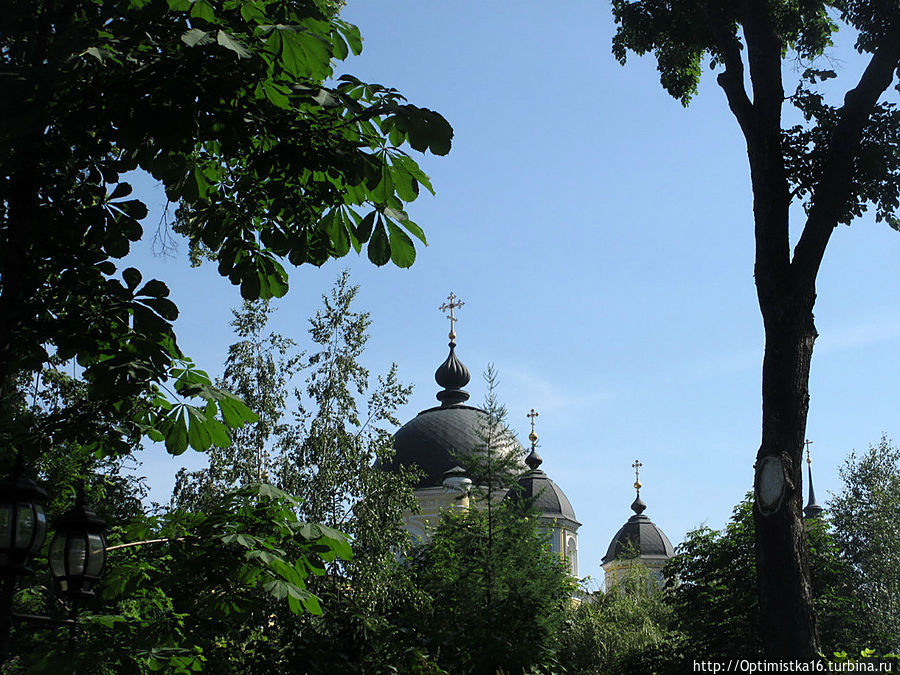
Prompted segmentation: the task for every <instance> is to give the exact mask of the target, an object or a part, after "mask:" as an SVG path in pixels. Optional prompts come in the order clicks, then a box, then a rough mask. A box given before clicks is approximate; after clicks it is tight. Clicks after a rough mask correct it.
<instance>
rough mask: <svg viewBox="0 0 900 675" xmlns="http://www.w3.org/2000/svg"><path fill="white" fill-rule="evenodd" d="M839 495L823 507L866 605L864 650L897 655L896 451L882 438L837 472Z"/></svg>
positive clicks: (899, 536) (899, 499) (899, 492)
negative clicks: (839, 475) (841, 486)
mask: <svg viewBox="0 0 900 675" xmlns="http://www.w3.org/2000/svg"><path fill="white" fill-rule="evenodd" d="M840 473H841V479H842V480H843V483H844V485H843V489H842V490H841V491H840V492H839V493H838V494H836V495H835V496H834V497H833V498H832V499H831V500H830V501H829V503H828V512H829V513H830V515H831V520H832V522H833V523H834V527H835V539H836V540H837V543H838V545H839V546H840V547H841V550H842V551H843V552H844V554H845V555H846V556H847V559H848V560H849V562H850V565H851V566H852V569H853V575H852V579H853V582H854V583H855V585H856V586H857V588H858V589H859V593H860V595H861V596H862V597H863V598H865V600H866V605H865V608H866V612H865V625H866V627H867V633H866V637H867V639H868V642H867V644H866V645H865V646H866V647H872V648H875V649H877V650H878V651H879V652H881V653H886V652H889V651H891V652H894V653H897V651H898V650H900V530H898V527H900V522H898V520H897V514H898V513H900V450H898V449H897V448H896V447H895V446H894V445H893V444H892V443H891V442H890V440H888V439H887V438H885V437H882V438H881V441H880V442H879V443H878V445H873V446H869V449H868V450H867V451H866V452H865V453H863V454H862V455H861V456H857V455H856V454H855V453H851V454H850V456H849V457H848V458H847V461H846V462H845V463H844V466H843V468H842V469H841V471H840Z"/></svg>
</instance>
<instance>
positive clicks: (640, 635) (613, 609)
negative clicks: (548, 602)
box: [559, 563, 680, 675]
mask: <svg viewBox="0 0 900 675" xmlns="http://www.w3.org/2000/svg"><path fill="white" fill-rule="evenodd" d="M671 615H672V609H671V607H670V606H669V605H668V604H666V602H665V601H664V598H663V594H662V592H661V591H660V590H659V587H658V586H657V584H656V580H655V578H654V577H653V575H652V574H651V573H650V571H649V570H648V569H647V568H646V567H644V566H643V565H641V564H640V563H637V564H634V565H632V566H631V567H630V568H629V569H628V571H627V573H626V574H625V575H624V576H623V577H622V578H621V579H620V581H619V583H618V584H616V585H615V586H614V587H613V588H612V589H610V590H609V591H607V592H605V593H604V592H600V591H598V592H595V593H592V594H590V595H588V596H586V598H585V600H584V601H582V602H580V603H578V604H573V605H571V606H570V607H569V609H568V613H567V617H566V622H565V624H564V626H563V628H562V630H560V631H559V662H560V665H561V666H563V667H564V668H565V672H568V673H582V674H584V675H588V674H591V673H632V672H633V673H650V672H660V671H659V670H658V668H659V665H660V662H661V661H663V659H660V658H659V657H658V654H657V652H664V651H667V652H670V654H669V655H668V658H669V659H670V660H671V652H672V651H673V650H674V649H675V648H676V647H677V645H678V644H679V642H680V636H679V635H678V634H677V633H675V632H674V631H672V630H670V628H669V626H670V625H671V623H672V618H671ZM648 661H649V662H652V663H653V666H652V667H647V665H648Z"/></svg>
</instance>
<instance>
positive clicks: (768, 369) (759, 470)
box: [754, 291, 819, 660]
mask: <svg viewBox="0 0 900 675" xmlns="http://www.w3.org/2000/svg"><path fill="white" fill-rule="evenodd" d="M790 295H791V296H794V297H788V298H784V297H782V298H779V299H778V300H777V301H776V300H774V299H773V300H770V301H768V302H766V301H765V300H764V299H763V297H762V296H761V298H760V308H761V309H762V312H763V320H764V324H765V331H766V350H765V356H764V358H763V397H762V399H763V422H762V443H761V445H760V448H759V453H758V454H757V458H756V466H755V469H756V476H755V480H754V494H755V497H756V506H755V508H754V520H755V524H756V553H757V574H758V586H759V598H760V620H761V622H762V625H761V627H760V628H761V635H762V638H763V643H764V644H765V648H766V656H767V657H768V658H771V659H773V660H774V659H812V658H815V656H816V654H817V653H818V651H819V643H818V633H817V630H816V617H815V611H814V609H813V605H812V593H811V588H810V584H809V555H808V550H807V545H806V535H805V533H804V529H803V518H802V508H803V478H802V458H803V442H804V440H805V436H806V417H807V412H808V410H809V368H810V361H811V359H812V352H813V343H814V342H815V339H816V329H815V325H814V323H813V314H812V306H813V303H814V302H815V292H814V291H809V292H805V293H802V294H801V295H802V296H803V297H801V298H799V299H798V298H797V297H796V295H797V294H795V293H791V294H790Z"/></svg>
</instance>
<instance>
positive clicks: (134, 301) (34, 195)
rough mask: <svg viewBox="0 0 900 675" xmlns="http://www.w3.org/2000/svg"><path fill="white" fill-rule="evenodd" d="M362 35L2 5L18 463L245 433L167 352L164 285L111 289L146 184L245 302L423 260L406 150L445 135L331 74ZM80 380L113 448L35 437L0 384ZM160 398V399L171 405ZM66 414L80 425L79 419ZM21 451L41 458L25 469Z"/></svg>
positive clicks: (441, 150)
mask: <svg viewBox="0 0 900 675" xmlns="http://www.w3.org/2000/svg"><path fill="white" fill-rule="evenodd" d="M361 49H362V41H361V37H360V33H359V31H358V30H357V28H356V27H355V26H353V25H351V24H348V23H347V22H345V21H343V20H341V19H340V18H339V17H338V16H337V15H336V14H335V12H334V9H333V7H332V5H331V3H326V2H322V1H321V0H298V1H292V2H288V1H287V0H218V1H213V0H95V1H93V2H85V3H57V2H53V1H52V0H45V1H43V2H32V1H30V0H29V1H27V2H26V1H25V0H12V1H11V2H8V3H6V4H5V6H4V10H3V12H2V13H0V94H2V95H0V119H3V121H4V123H3V125H2V126H0V148H2V149H3V152H2V153H0V401H2V406H0V412H2V414H3V417H4V420H3V422H4V424H3V425H2V428H3V429H4V432H3V433H4V435H5V436H6V438H5V439H4V440H5V441H6V442H9V443H10V444H12V445H15V446H17V447H30V446H34V445H36V444H38V445H39V444H40V443H41V442H42V441H41V440H40V439H41V438H48V437H49V436H48V434H50V433H51V432H52V434H53V436H52V437H54V438H56V439H59V440H73V441H77V442H79V443H81V444H85V445H89V446H91V447H92V448H93V449H96V450H97V451H98V452H100V453H106V454H115V453H117V452H118V453H124V452H127V451H128V447H130V446H129V443H128V442H127V439H128V438H131V439H133V438H134V437H136V436H140V435H148V436H150V437H151V438H154V439H156V440H164V441H165V443H166V447H167V449H168V450H169V452H172V453H176V454H177V453H180V452H183V451H184V450H185V449H186V448H187V447H188V446H190V447H193V448H195V449H198V450H205V449H207V448H209V447H210V446H211V445H219V446H221V445H227V444H228V442H229V431H228V430H229V428H235V427H237V426H240V425H241V424H243V423H244V422H246V421H250V420H252V419H254V418H255V416H254V414H253V413H251V412H250V410H249V409H247V408H246V406H243V404H241V403H240V402H239V401H238V400H237V399H236V398H234V397H233V396H230V395H229V394H227V393H225V392H223V391H222V390H220V389H217V388H216V387H213V386H212V383H211V382H210V379H209V377H208V376H207V375H206V373H204V372H203V371H201V370H198V369H197V368H195V367H194V365H193V363H192V362H191V361H190V360H189V359H188V358H187V357H186V356H185V355H184V354H183V353H182V352H181V350H180V349H179V348H178V346H177V342H176V336H175V332H174V329H173V322H174V321H175V319H176V318H177V316H178V310H177V308H176V306H175V305H174V304H173V303H172V302H171V300H169V299H168V297H167V296H168V294H169V290H168V288H167V287H166V285H165V284H164V283H163V282H161V281H159V280H156V279H151V280H144V279H143V278H142V276H141V273H140V271H139V270H137V269H134V268H127V269H123V270H120V269H119V267H118V264H117V263H116V262H115V261H116V260H119V259H121V258H123V257H124V256H126V255H127V254H128V252H129V250H130V246H131V243H132V242H135V241H138V240H140V239H141V238H142V237H143V236H144V235H145V230H144V223H143V221H144V219H145V217H146V215H147V207H146V205H145V204H144V203H143V202H142V201H141V199H138V198H135V197H134V196H133V195H132V194H131V193H132V188H131V186H130V185H129V184H128V182H127V180H126V178H127V175H128V173H129V172H131V171H134V170H143V171H146V172H148V173H149V174H150V175H152V176H153V177H154V178H155V179H157V180H158V181H160V182H161V183H162V185H163V186H164V187H165V191H166V195H167V196H168V198H169V200H171V201H172V202H173V203H177V204H178V209H177V212H176V217H177V222H176V229H177V230H178V231H180V232H182V233H183V234H184V235H186V236H187V237H188V239H189V241H190V242H191V245H192V246H194V247H200V248H202V249H203V250H204V251H206V252H207V253H208V254H209V255H211V256H212V257H214V258H215V260H216V261H217V264H218V270H219V272H220V274H221V275H223V276H225V277H227V278H228V279H229V280H230V281H231V282H232V283H233V284H236V285H239V286H240V290H241V294H242V295H243V296H244V297H245V298H247V299H256V298H269V297H279V296H282V295H284V294H285V293H286V292H287V290H288V274H287V271H286V270H285V267H284V263H285V261H287V262H290V263H291V264H294V265H301V264H305V263H311V264H315V265H321V264H322V263H323V262H325V261H326V260H327V259H329V258H332V257H341V256H344V255H346V254H348V253H349V251H350V250H351V249H354V250H355V251H356V252H358V253H359V252H361V251H362V250H363V248H365V249H366V254H367V256H368V257H369V259H370V260H371V261H372V262H373V263H374V264H376V265H384V264H386V263H387V262H388V261H392V262H393V263H394V264H396V265H399V266H401V267H407V266H409V265H411V264H412V263H413V261H414V259H415V247H414V244H413V241H414V240H415V239H418V240H419V241H420V242H422V243H425V235H424V233H423V232H422V230H421V228H419V226H418V225H416V224H415V222H413V221H412V220H411V219H410V218H409V216H408V215H407V212H406V210H405V207H406V204H407V203H408V202H411V201H413V200H415V199H416V198H417V196H418V194H419V191H420V188H421V187H424V188H425V189H426V190H428V191H433V189H432V186H431V183H430V181H429V179H428V177H427V176H426V175H425V174H424V173H423V172H422V170H421V169H420V168H419V167H418V166H417V164H416V162H415V161H414V160H413V159H412V158H411V157H410V155H409V154H408V152H407V151H406V150H404V149H403V146H408V147H409V148H412V149H413V150H416V151H420V152H425V151H430V152H432V153H434V154H439V155H443V154H446V153H447V152H448V151H449V149H450V142H451V137H452V130H451V128H450V126H449V125H448V123H447V122H446V120H444V118H443V117H441V116H440V115H439V114H438V113H436V112H433V111H431V110H428V109H426V108H421V107H417V106H414V105H412V104H410V103H407V102H406V100H405V99H404V98H403V97H402V96H401V95H400V93H399V92H397V91H396V90H395V89H391V88H389V87H384V86H381V85H378V84H368V83H365V82H362V81H360V80H358V79H356V78H354V77H353V76H351V75H343V76H341V77H339V78H337V79H334V75H335V73H334V68H335V64H336V63H337V62H339V61H341V60H343V59H345V58H347V57H348V56H349V55H350V54H351V53H352V54H358V53H359V52H360V50H361ZM51 356H53V357H54V358H58V359H60V360H61V361H62V362H65V361H67V360H70V359H73V358H74V359H77V362H78V364H80V367H81V368H82V369H83V375H84V378H85V379H86V380H87V381H88V383H89V393H90V398H91V400H92V401H95V402H102V403H103V404H104V405H106V407H107V408H108V409H109V411H110V412H111V414H114V415H115V417H116V419H117V421H118V425H119V430H120V442H116V440H115V439H106V440H104V441H102V442H100V441H97V440H95V439H97V438H103V437H104V435H103V434H101V433H99V429H98V428H97V425H96V424H92V423H91V422H90V420H87V421H85V423H82V424H74V423H69V422H68V419H70V418H66V417H65V416H61V417H60V424H59V425H58V426H57V427H56V428H53V429H44V430H39V431H36V430H35V429H34V427H33V425H32V424H31V420H29V419H26V418H24V417H22V416H21V415H19V414H17V413H16V412H15V411H14V408H16V405H15V404H14V401H13V398H15V397H14V390H15V388H16V387H15V386H14V379H15V378H16V376H17V374H18V373H28V372H34V371H38V370H40V369H42V368H43V367H45V366H46V365H47V364H48V362H49V359H50V358H51ZM166 381H168V382H169V385H168V390H166V388H164V386H163V385H164V383H165V382H166ZM72 412H74V411H72ZM35 450H39V448H36V449H35Z"/></svg>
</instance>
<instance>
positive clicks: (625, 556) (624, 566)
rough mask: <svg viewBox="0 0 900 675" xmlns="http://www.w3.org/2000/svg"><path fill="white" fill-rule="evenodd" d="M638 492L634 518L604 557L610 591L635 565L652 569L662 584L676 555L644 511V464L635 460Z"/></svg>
mask: <svg viewBox="0 0 900 675" xmlns="http://www.w3.org/2000/svg"><path fill="white" fill-rule="evenodd" d="M631 466H632V468H634V489H635V492H636V493H637V496H636V497H635V498H634V502H633V503H632V504H631V510H632V511H634V515H633V516H631V517H630V518H629V519H628V520H627V521H626V522H625V524H624V525H623V526H622V527H621V528H620V529H619V531H618V532H616V535H615V536H614V537H613V539H612V541H611V542H610V544H609V548H608V549H607V551H606V555H605V556H603V570H604V571H605V572H606V590H610V589H611V588H613V587H615V585H616V584H617V583H619V581H620V580H622V579H623V578H624V577H625V576H626V575H627V573H628V569H629V568H630V567H631V566H632V565H633V564H635V563H640V564H641V565H643V566H644V567H646V568H647V569H649V570H650V573H651V574H652V575H653V577H654V578H655V579H656V583H657V584H659V585H660V586H661V585H662V569H663V567H665V564H666V561H667V560H668V559H669V558H671V557H672V556H673V555H675V550H674V549H673V548H672V544H671V542H669V538H668V537H667V536H666V534H665V532H663V531H662V530H661V529H659V528H658V527H657V526H656V525H655V524H654V523H653V522H652V521H651V520H650V518H648V517H647V516H645V515H644V511H645V510H646V509H647V505H646V504H645V503H644V501H643V500H642V499H641V487H643V486H642V484H641V478H640V469H641V467H642V466H643V464H641V462H640V461H638V460H634V464H632V465H631Z"/></svg>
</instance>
